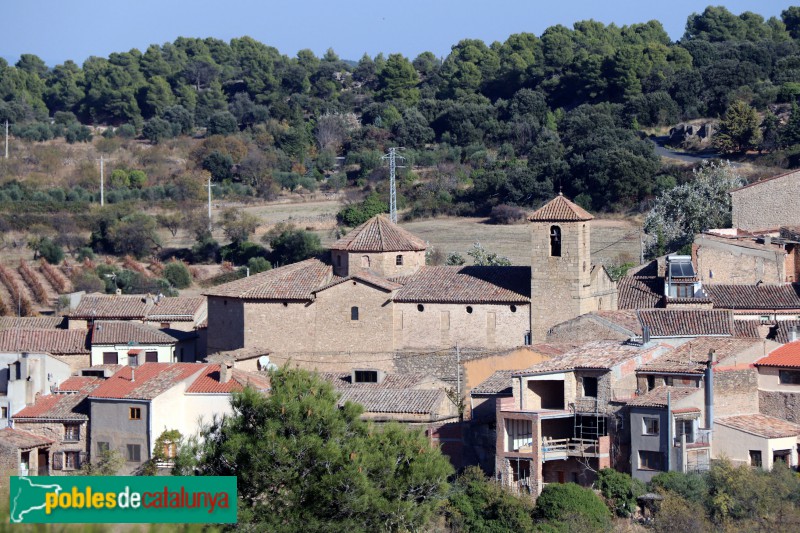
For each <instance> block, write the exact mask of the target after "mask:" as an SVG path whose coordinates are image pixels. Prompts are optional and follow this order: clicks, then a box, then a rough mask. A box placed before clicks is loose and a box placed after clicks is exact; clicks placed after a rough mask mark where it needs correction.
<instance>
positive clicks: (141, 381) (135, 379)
mask: <svg viewBox="0 0 800 533" xmlns="http://www.w3.org/2000/svg"><path fill="white" fill-rule="evenodd" d="M203 370H204V367H203V365H201V364H198V363H145V364H143V365H141V366H139V367H136V368H135V369H133V368H131V367H124V368H122V369H121V370H120V371H118V372H117V373H116V374H114V375H113V376H111V377H110V378H108V379H107V380H105V381H104V382H103V383H102V384H101V385H100V386H99V387H97V388H96V389H95V390H94V391H92V393H91V395H90V397H91V398H111V399H137V400H152V399H153V398H155V397H156V396H158V395H159V394H161V393H163V392H165V391H166V390H167V389H170V388H171V387H173V386H174V385H176V384H177V383H179V382H181V381H183V380H184V379H187V378H189V377H191V376H192V375H194V374H199V373H200V372H202V371H203Z"/></svg>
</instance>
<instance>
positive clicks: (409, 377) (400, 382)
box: [320, 372, 430, 390]
mask: <svg viewBox="0 0 800 533" xmlns="http://www.w3.org/2000/svg"><path fill="white" fill-rule="evenodd" d="M320 377H321V378H322V379H324V380H326V381H328V382H330V383H331V385H333V388H334V389H336V390H349V389H365V390H368V389H414V388H415V387H417V386H419V385H420V384H421V383H424V382H425V381H428V380H429V379H430V375H429V374H427V373H425V372H409V373H405V374H386V376H385V377H384V379H383V381H382V382H381V383H352V381H351V375H350V372H322V373H320Z"/></svg>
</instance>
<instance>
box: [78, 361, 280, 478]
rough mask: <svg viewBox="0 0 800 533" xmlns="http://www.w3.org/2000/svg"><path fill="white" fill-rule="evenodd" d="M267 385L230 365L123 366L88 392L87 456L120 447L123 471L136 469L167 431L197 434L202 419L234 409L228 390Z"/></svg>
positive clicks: (264, 387)
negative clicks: (88, 447) (124, 464)
mask: <svg viewBox="0 0 800 533" xmlns="http://www.w3.org/2000/svg"><path fill="white" fill-rule="evenodd" d="M248 384H250V385H253V386H254V387H255V388H257V389H259V390H264V389H266V388H268V387H269V383H268V380H266V379H265V378H264V377H261V376H258V375H254V374H249V373H245V372H242V371H239V370H234V369H231V368H229V367H227V366H226V365H222V366H220V365H204V364H199V363H144V364H142V365H140V366H138V367H135V368H133V367H130V366H127V367H123V368H122V369H120V370H119V371H117V372H116V373H115V374H114V375H113V376H111V377H110V378H108V379H107V380H106V381H104V382H103V383H102V384H101V385H100V386H99V387H97V388H96V389H94V390H93V391H92V392H91V393H90V395H89V398H88V400H89V406H90V410H89V412H90V415H89V418H90V420H91V424H90V427H89V442H90V450H89V455H90V456H91V455H92V454H96V453H99V452H101V451H103V450H106V449H111V450H117V451H119V452H120V453H121V454H122V456H123V457H124V458H125V460H126V466H125V467H124V469H123V472H122V473H123V474H129V473H133V472H137V471H139V470H140V469H141V467H142V466H143V464H144V463H145V462H147V461H148V460H150V458H151V457H153V451H154V447H155V443H156V439H158V437H159V436H160V435H161V434H162V433H163V432H164V431H167V430H178V431H179V432H180V433H181V434H182V435H185V436H188V435H193V434H195V433H196V432H197V431H198V430H199V429H200V426H199V424H200V423H202V421H203V420H205V421H210V420H211V418H212V417H213V416H215V415H222V414H225V413H230V412H231V407H230V394H231V392H232V391H233V390H241V389H243V388H244V386H246V385H248Z"/></svg>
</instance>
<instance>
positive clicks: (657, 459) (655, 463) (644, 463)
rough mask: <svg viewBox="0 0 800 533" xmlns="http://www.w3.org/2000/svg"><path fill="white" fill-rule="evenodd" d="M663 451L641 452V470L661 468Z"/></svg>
mask: <svg viewBox="0 0 800 533" xmlns="http://www.w3.org/2000/svg"><path fill="white" fill-rule="evenodd" d="M661 464H662V455H661V452H645V451H640V452H639V470H661V469H662V468H663V467H662V466H661Z"/></svg>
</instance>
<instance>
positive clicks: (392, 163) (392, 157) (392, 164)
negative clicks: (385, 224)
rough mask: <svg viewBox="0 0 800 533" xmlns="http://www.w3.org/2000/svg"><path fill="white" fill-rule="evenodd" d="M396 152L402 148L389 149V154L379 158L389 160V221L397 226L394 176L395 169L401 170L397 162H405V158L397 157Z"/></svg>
mask: <svg viewBox="0 0 800 533" xmlns="http://www.w3.org/2000/svg"><path fill="white" fill-rule="evenodd" d="M398 150H404V148H402V147H400V148H395V147H392V148H389V153H388V154H386V155H384V156H383V157H381V159H388V160H389V220H391V221H392V222H394V223H395V224H397V186H396V184H395V176H396V174H397V169H398V168H403V165H400V166H399V167H398V165H397V160H398V159H400V161H401V162H405V160H406V158H405V157H403V156H401V155H397V151H398Z"/></svg>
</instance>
